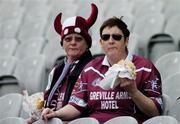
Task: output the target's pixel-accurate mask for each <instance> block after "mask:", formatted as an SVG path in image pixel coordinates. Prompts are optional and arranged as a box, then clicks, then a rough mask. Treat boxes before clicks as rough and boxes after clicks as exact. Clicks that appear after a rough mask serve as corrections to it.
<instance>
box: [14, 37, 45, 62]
mask: <svg viewBox="0 0 180 124" xmlns="http://www.w3.org/2000/svg"><path fill="white" fill-rule="evenodd" d="M21 42H22V43H21V44H20V45H19V46H18V48H17V50H16V53H15V56H16V57H17V58H19V59H23V58H25V57H29V56H32V55H39V54H41V52H42V50H43V47H44V45H45V39H43V38H42V37H37V38H28V39H26V40H23V41H21Z"/></svg>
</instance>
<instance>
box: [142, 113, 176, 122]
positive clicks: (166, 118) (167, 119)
mask: <svg viewBox="0 0 180 124" xmlns="http://www.w3.org/2000/svg"><path fill="white" fill-rule="evenodd" d="M142 124H179V122H178V121H177V120H176V119H175V118H174V117H172V116H167V115H166V116H165V115H164V116H155V117H152V118H150V119H148V120H146V121H145V122H143V123H142Z"/></svg>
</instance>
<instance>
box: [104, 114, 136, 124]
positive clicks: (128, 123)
mask: <svg viewBox="0 0 180 124" xmlns="http://www.w3.org/2000/svg"><path fill="white" fill-rule="evenodd" d="M104 124H138V122H137V120H136V119H135V118H133V117H131V116H120V117H115V118H112V119H110V120H108V121H106V122H105V123H104Z"/></svg>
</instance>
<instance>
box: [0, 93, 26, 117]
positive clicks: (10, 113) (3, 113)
mask: <svg viewBox="0 0 180 124" xmlns="http://www.w3.org/2000/svg"><path fill="white" fill-rule="evenodd" d="M22 102H23V96H22V95H21V94H18V93H10V94H6V95H3V96H1V97H0V108H1V109H0V119H3V118H6V117H18V116H19V115H20V112H21V108H22Z"/></svg>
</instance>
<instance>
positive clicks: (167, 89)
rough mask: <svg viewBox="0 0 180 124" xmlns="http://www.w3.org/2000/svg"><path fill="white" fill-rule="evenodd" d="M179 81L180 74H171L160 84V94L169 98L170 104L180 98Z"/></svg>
mask: <svg viewBox="0 0 180 124" xmlns="http://www.w3.org/2000/svg"><path fill="white" fill-rule="evenodd" d="M179 80H180V72H178V73H175V74H171V76H169V77H167V78H166V79H165V80H164V82H163V84H162V92H163V93H165V94H167V95H168V96H169V98H170V100H171V102H172V104H174V103H175V101H176V100H177V98H179V97H180V83H179Z"/></svg>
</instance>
